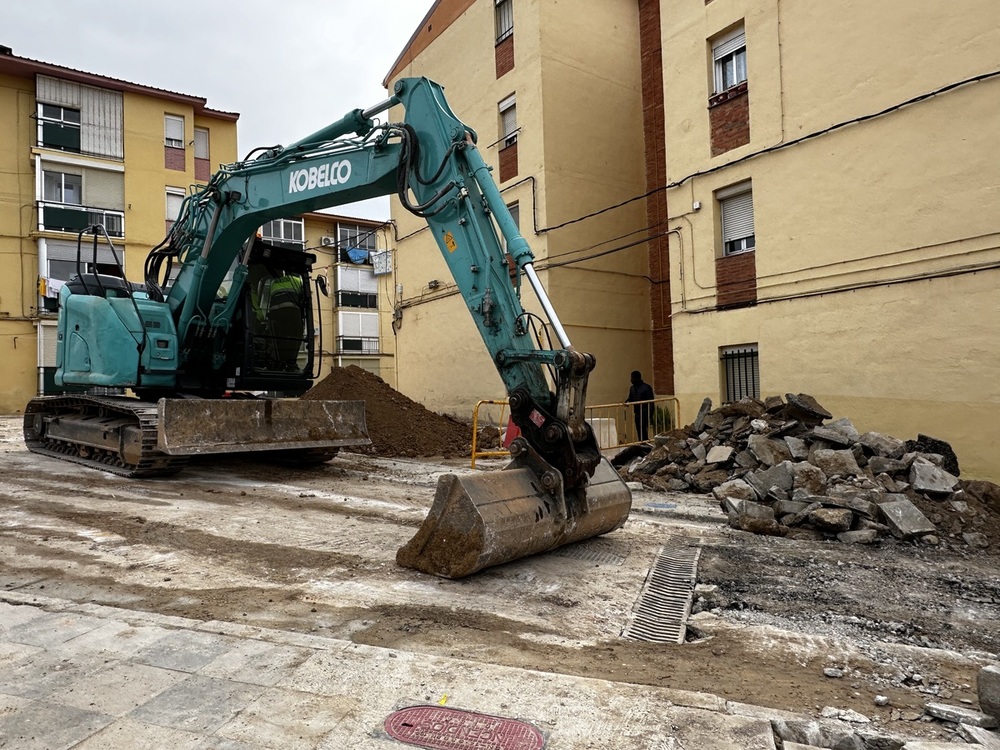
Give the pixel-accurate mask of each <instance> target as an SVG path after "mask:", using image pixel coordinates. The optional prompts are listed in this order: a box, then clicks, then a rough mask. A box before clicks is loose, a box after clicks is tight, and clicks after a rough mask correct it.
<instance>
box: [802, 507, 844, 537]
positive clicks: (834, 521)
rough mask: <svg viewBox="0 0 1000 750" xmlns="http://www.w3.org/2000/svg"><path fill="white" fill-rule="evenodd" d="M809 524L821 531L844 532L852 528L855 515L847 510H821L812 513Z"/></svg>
mask: <svg viewBox="0 0 1000 750" xmlns="http://www.w3.org/2000/svg"><path fill="white" fill-rule="evenodd" d="M808 518H809V523H811V524H812V525H813V526H815V527H816V528H817V529H820V530H821V531H832V532H835V533H837V532H842V531H847V530H848V529H850V528H851V524H852V523H854V514H853V513H852V512H851V511H849V510H848V509H847V508H819V509H818V510H814V511H812V512H811V513H810V514H809V516H808Z"/></svg>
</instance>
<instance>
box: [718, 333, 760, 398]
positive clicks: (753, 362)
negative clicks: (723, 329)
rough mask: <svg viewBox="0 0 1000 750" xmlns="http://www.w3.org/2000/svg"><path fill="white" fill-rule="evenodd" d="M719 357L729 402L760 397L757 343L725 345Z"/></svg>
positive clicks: (720, 350) (726, 396)
mask: <svg viewBox="0 0 1000 750" xmlns="http://www.w3.org/2000/svg"><path fill="white" fill-rule="evenodd" d="M719 359H720V360H721V362H722V377H723V387H724V388H725V402H726V403H727V404H728V403H732V402H733V401H739V400H740V399H742V398H758V399H759V398H760V363H759V359H758V351H757V344H744V345H743V346H724V347H722V348H721V349H719Z"/></svg>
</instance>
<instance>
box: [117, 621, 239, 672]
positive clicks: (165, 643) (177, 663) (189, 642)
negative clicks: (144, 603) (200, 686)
mask: <svg viewBox="0 0 1000 750" xmlns="http://www.w3.org/2000/svg"><path fill="white" fill-rule="evenodd" d="M237 643H239V641H238V640H237V639H235V638H232V637H230V636H221V635H213V634H212V633H196V632H192V631H188V630H178V631H174V632H170V633H168V634H167V635H164V636H163V637H161V638H159V639H157V640H155V641H153V642H152V643H150V644H149V645H147V646H146V647H145V648H143V649H142V650H141V651H139V652H138V653H137V654H135V656H133V657H132V658H133V659H134V660H135V661H137V662H141V663H143V664H149V665H150V666H153V667H163V668H165V669H177V670H180V671H183V672H197V671H198V670H199V669H201V668H202V667H204V666H205V665H206V664H208V663H209V662H211V661H213V660H214V659H215V658H217V657H219V656H221V655H222V654H224V653H226V652H227V651H230V650H232V649H233V648H234V647H235V646H236V644H237Z"/></svg>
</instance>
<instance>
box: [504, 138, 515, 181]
mask: <svg viewBox="0 0 1000 750" xmlns="http://www.w3.org/2000/svg"><path fill="white" fill-rule="evenodd" d="M514 177H517V141H514V142H513V143H512V144H510V145H509V146H506V147H505V148H502V149H500V182H507V180H510V179H513V178H514Z"/></svg>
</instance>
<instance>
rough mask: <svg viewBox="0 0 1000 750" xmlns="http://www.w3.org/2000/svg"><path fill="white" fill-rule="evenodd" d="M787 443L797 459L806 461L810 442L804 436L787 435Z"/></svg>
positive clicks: (793, 456) (790, 451)
mask: <svg viewBox="0 0 1000 750" xmlns="http://www.w3.org/2000/svg"><path fill="white" fill-rule="evenodd" d="M785 445H787V446H788V451H789V453H791V454H792V458H794V459H795V460H796V461H806V460H807V459H808V458H809V444H808V443H806V441H805V440H803V439H802V438H797V437H791V436H789V437H786V438H785Z"/></svg>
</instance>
